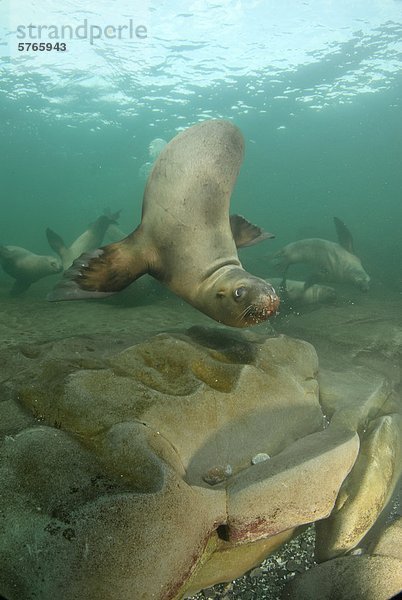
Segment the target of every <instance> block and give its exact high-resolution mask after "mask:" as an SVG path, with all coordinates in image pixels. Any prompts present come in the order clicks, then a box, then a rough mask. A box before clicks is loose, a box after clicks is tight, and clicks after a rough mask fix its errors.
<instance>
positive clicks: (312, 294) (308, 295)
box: [270, 277, 336, 305]
mask: <svg viewBox="0 0 402 600" xmlns="http://www.w3.org/2000/svg"><path fill="white" fill-rule="evenodd" d="M270 281H271V283H272V285H273V286H274V288H275V289H276V290H278V291H279V293H280V289H281V286H284V287H285V290H286V295H287V297H288V299H289V301H290V302H294V303H295V304H300V305H312V304H322V303H328V302H334V301H335V300H336V291H335V289H334V288H333V287H330V286H328V285H321V284H318V283H315V284H314V285H311V286H309V287H306V282H305V281H296V280H294V279H286V280H281V279H280V278H275V277H274V278H272V279H271V280H270ZM281 296H282V294H281Z"/></svg>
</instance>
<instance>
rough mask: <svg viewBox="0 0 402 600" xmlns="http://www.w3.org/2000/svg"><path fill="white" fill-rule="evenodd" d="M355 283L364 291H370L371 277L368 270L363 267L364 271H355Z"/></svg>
mask: <svg viewBox="0 0 402 600" xmlns="http://www.w3.org/2000/svg"><path fill="white" fill-rule="evenodd" d="M353 283H354V284H355V285H357V287H358V288H359V289H360V290H361V291H362V292H368V290H369V289H370V277H369V275H367V273H366V271H365V270H364V269H363V272H361V271H359V272H357V273H355V277H354V278H353Z"/></svg>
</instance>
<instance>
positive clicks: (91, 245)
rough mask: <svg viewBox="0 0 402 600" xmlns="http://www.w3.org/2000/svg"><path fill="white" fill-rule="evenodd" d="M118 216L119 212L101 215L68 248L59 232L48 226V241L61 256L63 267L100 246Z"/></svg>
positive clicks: (69, 265)
mask: <svg viewBox="0 0 402 600" xmlns="http://www.w3.org/2000/svg"><path fill="white" fill-rule="evenodd" d="M118 216H119V212H117V213H115V214H109V213H108V214H104V215H102V216H100V217H99V218H98V219H96V221H95V222H94V223H91V225H90V226H89V227H88V229H87V230H86V231H84V233H82V234H81V235H80V236H79V237H78V238H77V239H76V240H75V241H74V242H73V243H72V244H71V246H70V247H69V248H67V246H66V245H65V243H64V241H63V239H62V238H61V237H60V236H59V235H58V234H57V233H55V232H54V231H53V230H52V229H49V228H47V229H46V237H47V241H48V242H49V246H50V247H51V248H52V250H54V251H55V252H56V254H58V255H59V256H60V258H61V262H62V265H63V269H64V270H66V269H68V268H69V267H71V265H72V264H73V262H74V260H75V259H76V258H78V256H80V255H81V254H82V253H83V252H89V251H90V250H94V249H95V248H97V247H98V246H100V244H101V243H102V241H103V238H104V235H105V233H106V230H107V229H108V227H109V226H111V225H113V224H115V223H116V219H117V218H118Z"/></svg>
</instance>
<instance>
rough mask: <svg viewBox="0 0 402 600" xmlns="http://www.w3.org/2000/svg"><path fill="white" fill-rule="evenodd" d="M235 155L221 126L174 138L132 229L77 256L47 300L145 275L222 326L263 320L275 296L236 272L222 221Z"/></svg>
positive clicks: (207, 125) (238, 144)
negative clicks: (123, 236)
mask: <svg viewBox="0 0 402 600" xmlns="http://www.w3.org/2000/svg"><path fill="white" fill-rule="evenodd" d="M242 158H243V138H242V135H241V133H240V131H239V130H238V129H237V128H236V127H235V126H234V125H232V124H231V123H229V122H227V121H222V120H210V121H204V122H203V123H200V124H198V125H194V126H193V127H190V128H189V129H187V130H185V131H183V132H182V133H180V134H179V135H177V136H176V137H175V138H174V139H173V140H172V141H171V142H170V143H169V144H168V145H167V146H166V147H165V148H164V149H163V150H162V152H161V154H160V155H159V157H158V159H157V161H156V163H155V165H154V168H153V170H152V173H151V175H150V177H149V179H148V182H147V185H146V188H145V193H144V202H143V212H142V220H141V224H140V225H139V227H138V228H137V229H136V230H135V231H134V232H133V233H131V234H130V235H129V236H128V237H126V238H125V239H124V240H122V241H120V242H117V243H114V244H110V245H108V246H105V247H103V248H100V249H98V250H95V251H94V252H92V253H90V254H86V255H84V256H81V257H80V258H79V259H77V260H76V261H75V262H74V265H73V267H71V268H70V269H69V271H68V272H66V274H65V277H64V279H63V280H62V282H61V283H60V284H59V286H58V287H57V288H56V290H55V291H54V293H53V294H52V295H51V296H50V298H49V299H50V300H66V299H81V298H91V297H92V298H94V297H95V298H96V297H102V296H108V295H110V294H111V293H114V292H117V291H119V290H121V289H123V288H125V287H126V286H128V285H129V284H130V283H132V282H133V281H134V280H135V279H137V278H138V277H140V276H141V275H143V274H144V273H150V274H151V275H152V276H153V277H155V278H156V279H158V280H159V281H161V282H162V283H164V284H165V285H166V286H168V287H169V288H170V289H171V290H172V291H173V292H174V293H176V294H177V295H178V296H180V297H181V298H183V299H184V300H186V301H187V302H189V303H190V304H191V305H192V306H194V307H195V308H198V310H200V311H201V312H203V313H205V314H207V315H208V316H210V317H211V318H213V319H215V320H216V321H219V322H221V323H225V324H226V325H231V326H233V327H247V326H250V325H253V324H256V323H259V322H261V321H264V320H265V319H267V318H268V317H269V316H270V315H272V314H273V313H275V312H276V310H277V307H278V304H279V299H278V297H277V295H276V293H275V291H274V289H273V287H272V286H271V285H270V284H269V283H267V282H266V281H264V280H263V279H260V278H258V277H254V276H253V275H250V274H249V273H247V272H246V271H245V270H244V269H243V267H242V265H241V263H240V261H239V258H238V256H237V250H236V244H235V241H234V238H233V235H232V231H231V226H230V220H229V204H230V196H231V193H232V189H233V186H234V184H235V181H236V178H237V175H238V172H239V168H240V165H241V162H242Z"/></svg>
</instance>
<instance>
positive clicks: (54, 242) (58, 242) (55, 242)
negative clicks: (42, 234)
mask: <svg viewBox="0 0 402 600" xmlns="http://www.w3.org/2000/svg"><path fill="white" fill-rule="evenodd" d="M46 237H47V241H48V242H49V246H50V247H51V249H52V250H54V251H55V252H56V254H58V255H59V256H62V254H63V253H65V252H66V250H67V248H66V245H65V243H64V240H63V238H62V237H61V236H60V235H59V234H58V233H56V232H55V231H53V229H50V227H48V228H47V229H46Z"/></svg>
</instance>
